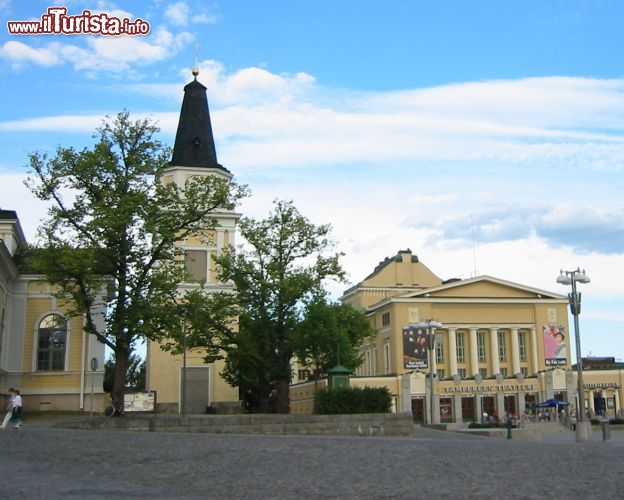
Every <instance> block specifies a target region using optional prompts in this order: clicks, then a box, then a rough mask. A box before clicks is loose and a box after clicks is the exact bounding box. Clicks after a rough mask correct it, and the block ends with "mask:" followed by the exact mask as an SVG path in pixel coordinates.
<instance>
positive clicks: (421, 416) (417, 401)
mask: <svg viewBox="0 0 624 500" xmlns="http://www.w3.org/2000/svg"><path fill="white" fill-rule="evenodd" d="M412 416H413V418H414V422H418V423H421V424H422V423H424V422H425V400H424V399H423V398H414V399H412Z"/></svg>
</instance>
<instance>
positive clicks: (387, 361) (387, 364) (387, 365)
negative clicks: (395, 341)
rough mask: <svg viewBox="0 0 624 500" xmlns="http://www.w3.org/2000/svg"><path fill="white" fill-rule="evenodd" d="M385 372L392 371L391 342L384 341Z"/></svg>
mask: <svg viewBox="0 0 624 500" xmlns="http://www.w3.org/2000/svg"><path fill="white" fill-rule="evenodd" d="M384 373H386V374H388V373H390V342H385V343H384Z"/></svg>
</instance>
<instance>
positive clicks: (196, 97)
mask: <svg viewBox="0 0 624 500" xmlns="http://www.w3.org/2000/svg"><path fill="white" fill-rule="evenodd" d="M193 74H194V75H195V76H197V72H196V71H195V70H194V71H193ZM171 165H173V166H181V167H206V168H219V169H222V170H227V169H226V168H224V167H223V166H222V165H219V163H218V162H217V152H216V149H215V144H214V137H213V135H212V125H211V123H210V111H209V110H208V98H207V97H206V87H204V86H203V85H202V84H201V83H199V82H198V81H197V78H195V79H194V80H193V81H192V82H191V83H189V84H188V85H186V86H185V87H184V99H183V100H182V110H181V111H180V121H179V123H178V131H177V132H176V139H175V145H174V146H173V155H172V158H171Z"/></svg>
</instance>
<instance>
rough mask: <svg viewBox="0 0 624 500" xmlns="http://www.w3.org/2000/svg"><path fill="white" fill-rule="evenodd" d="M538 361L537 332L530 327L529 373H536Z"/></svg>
mask: <svg viewBox="0 0 624 500" xmlns="http://www.w3.org/2000/svg"><path fill="white" fill-rule="evenodd" d="M539 365H540V364H539V360H538V359H537V331H536V328H535V327H534V326H532V327H531V371H532V373H537V371H538V370H539Z"/></svg>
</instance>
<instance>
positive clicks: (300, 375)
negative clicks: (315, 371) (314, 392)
mask: <svg viewBox="0 0 624 500" xmlns="http://www.w3.org/2000/svg"><path fill="white" fill-rule="evenodd" d="M309 378H310V370H298V372H297V379H298V380H300V381H301V380H308V379H309Z"/></svg>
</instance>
